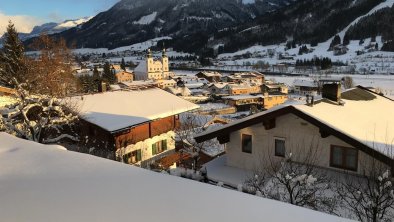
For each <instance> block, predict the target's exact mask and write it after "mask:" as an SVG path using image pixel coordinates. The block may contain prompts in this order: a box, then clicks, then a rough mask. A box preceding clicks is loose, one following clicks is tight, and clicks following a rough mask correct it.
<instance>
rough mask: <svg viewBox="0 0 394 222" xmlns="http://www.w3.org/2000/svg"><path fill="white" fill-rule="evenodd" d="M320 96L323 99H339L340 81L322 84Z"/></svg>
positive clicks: (336, 100)
mask: <svg viewBox="0 0 394 222" xmlns="http://www.w3.org/2000/svg"><path fill="white" fill-rule="evenodd" d="M322 96H323V98H325V99H329V100H331V101H335V102H339V100H340V99H341V84H340V83H330V84H324V85H323V90H322Z"/></svg>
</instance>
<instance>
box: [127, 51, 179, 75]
mask: <svg viewBox="0 0 394 222" xmlns="http://www.w3.org/2000/svg"><path fill="white" fill-rule="evenodd" d="M168 63H169V61H168V57H167V54H166V50H165V49H163V53H162V57H161V59H159V60H155V59H154V58H153V55H152V52H151V51H150V49H148V52H147V54H146V61H145V62H140V64H138V66H137V67H136V68H135V69H134V75H135V77H134V78H135V80H160V79H168V78H169V77H172V76H174V73H172V72H170V70H169V65H168Z"/></svg>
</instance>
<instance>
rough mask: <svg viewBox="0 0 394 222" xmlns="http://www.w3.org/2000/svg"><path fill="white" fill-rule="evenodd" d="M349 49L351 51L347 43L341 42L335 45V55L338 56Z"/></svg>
mask: <svg viewBox="0 0 394 222" xmlns="http://www.w3.org/2000/svg"><path fill="white" fill-rule="evenodd" d="M347 51H349V48H348V47H346V46H345V45H342V44H339V45H336V46H334V55H336V56H338V55H344V54H346V53H347Z"/></svg>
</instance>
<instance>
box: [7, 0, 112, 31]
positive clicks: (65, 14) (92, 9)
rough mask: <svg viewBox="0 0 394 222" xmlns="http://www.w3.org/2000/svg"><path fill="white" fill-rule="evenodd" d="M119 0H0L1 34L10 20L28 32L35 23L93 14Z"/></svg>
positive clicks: (59, 20)
mask: <svg viewBox="0 0 394 222" xmlns="http://www.w3.org/2000/svg"><path fill="white" fill-rule="evenodd" d="M118 1H119V0H0V2H1V3H0V35H1V34H2V32H3V31H4V27H5V26H6V25H7V23H8V20H10V19H11V20H12V21H13V22H14V23H15V25H16V27H17V28H18V29H20V30H21V31H23V32H27V31H28V30H29V29H31V28H33V27H34V25H38V24H42V23H45V22H51V21H54V22H61V21H63V20H66V19H75V18H81V17H85V16H93V15H96V14H97V13H99V12H101V11H105V10H107V9H109V8H110V7H111V6H113V5H114V4H115V3H116V2H118Z"/></svg>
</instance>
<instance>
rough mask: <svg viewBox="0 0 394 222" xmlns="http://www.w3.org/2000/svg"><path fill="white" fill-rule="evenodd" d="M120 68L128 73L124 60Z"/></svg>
mask: <svg viewBox="0 0 394 222" xmlns="http://www.w3.org/2000/svg"><path fill="white" fill-rule="evenodd" d="M120 68H121V69H123V70H124V71H126V63H125V61H124V58H122V62H121V63H120Z"/></svg>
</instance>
